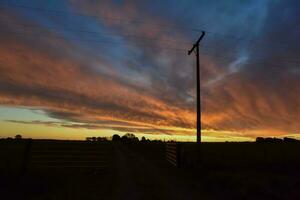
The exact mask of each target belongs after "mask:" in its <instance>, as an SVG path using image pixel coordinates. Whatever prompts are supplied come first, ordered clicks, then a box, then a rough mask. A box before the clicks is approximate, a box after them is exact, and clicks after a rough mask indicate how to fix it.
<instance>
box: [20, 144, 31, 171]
mask: <svg viewBox="0 0 300 200" xmlns="http://www.w3.org/2000/svg"><path fill="white" fill-rule="evenodd" d="M31 147H32V139H28V140H27V142H26V144H25V149H24V159H23V166H22V169H21V173H20V175H21V176H22V175H24V174H25V173H26V172H27V170H28V166H29V161H30V154H31Z"/></svg>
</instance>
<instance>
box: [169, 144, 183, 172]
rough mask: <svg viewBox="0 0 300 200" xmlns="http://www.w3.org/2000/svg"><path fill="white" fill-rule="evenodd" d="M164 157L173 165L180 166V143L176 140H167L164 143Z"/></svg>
mask: <svg viewBox="0 0 300 200" xmlns="http://www.w3.org/2000/svg"><path fill="white" fill-rule="evenodd" d="M166 159H167V161H168V162H169V163H170V164H172V165H173V166H175V167H179V166H180V144H179V143H176V142H168V143H167V144H166Z"/></svg>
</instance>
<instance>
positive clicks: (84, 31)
mask: <svg viewBox="0 0 300 200" xmlns="http://www.w3.org/2000/svg"><path fill="white" fill-rule="evenodd" d="M1 22H4V23H6V24H15V25H21V26H24V27H30V28H37V29H45V30H46V31H47V30H48V29H50V30H56V31H62V32H63V31H66V32H72V33H88V34H94V35H100V36H102V37H104V38H120V37H119V36H113V35H108V34H105V33H104V32H99V31H89V30H82V29H78V30H77V29H69V28H63V29H60V28H57V27H42V26H40V25H37V24H25V23H19V22H13V21H10V20H9V21H7V20H0V23H1ZM18 34H19V33H18ZM34 34H36V33H34ZM121 36H125V37H129V38H135V39H138V40H139V41H142V42H160V43H162V44H164V45H165V43H164V42H166V43H168V44H169V43H171V42H172V43H174V41H173V40H165V39H160V40H158V39H154V38H147V37H141V36H137V35H132V34H124V33H122V34H121ZM72 40H74V39H72ZM89 41H91V42H99V41H97V40H89ZM177 43H178V42H177ZM182 44H188V45H190V44H191V43H189V42H182ZM178 45H179V44H178ZM168 48H170V47H168ZM172 48H174V46H172ZM204 48H205V49H210V48H208V47H207V46H206V45H204ZM176 49H178V48H176ZM255 53H256V54H258V55H259V54H260V53H257V52H255ZM260 55H262V54H260ZM234 56H235V54H233V55H232V57H234ZM277 61H278V60H277ZM280 61H281V62H286V63H298V62H300V61H297V60H284V61H283V60H282V59H281V60H280Z"/></svg>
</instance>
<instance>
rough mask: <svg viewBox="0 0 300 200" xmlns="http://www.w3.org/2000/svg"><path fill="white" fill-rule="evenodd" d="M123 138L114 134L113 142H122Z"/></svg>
mask: <svg viewBox="0 0 300 200" xmlns="http://www.w3.org/2000/svg"><path fill="white" fill-rule="evenodd" d="M120 140H121V137H120V136H119V135H118V134H114V135H113V137H112V141H114V142H116V141H120Z"/></svg>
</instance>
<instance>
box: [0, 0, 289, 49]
mask: <svg viewBox="0 0 300 200" xmlns="http://www.w3.org/2000/svg"><path fill="white" fill-rule="evenodd" d="M0 3H2V4H0V7H14V8H20V9H29V10H35V11H40V12H49V13H55V14H59V15H77V16H81V17H87V18H96V19H99V20H101V21H103V20H112V21H118V22H125V23H137V24H148V25H153V26H157V27H165V28H169V29H181V30H189V31H192V32H197V33H198V32H201V31H203V29H201V28H191V27H186V26H178V25H166V24H158V23H150V22H146V21H142V20H131V19H124V18H122V19H121V18H114V17H104V16H101V17H100V16H97V15H87V14H84V13H81V12H71V11H62V10H52V9H46V8H39V7H32V6H27V5H21V4H12V3H7V2H4V1H2V2H1V1H0ZM3 3H5V4H3ZM205 32H206V33H209V34H211V35H215V37H219V38H226V39H231V40H235V41H241V40H244V41H249V42H252V43H262V44H268V45H270V46H276V45H282V46H285V47H288V46H289V45H287V44H284V43H280V42H278V41H277V42H267V41H262V40H260V41H257V40H255V39H245V38H243V37H240V38H237V37H236V36H233V35H230V34H223V33H216V32H212V31H205Z"/></svg>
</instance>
